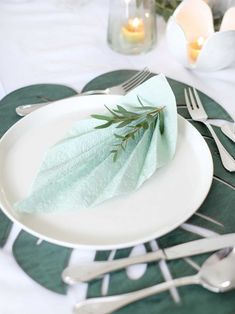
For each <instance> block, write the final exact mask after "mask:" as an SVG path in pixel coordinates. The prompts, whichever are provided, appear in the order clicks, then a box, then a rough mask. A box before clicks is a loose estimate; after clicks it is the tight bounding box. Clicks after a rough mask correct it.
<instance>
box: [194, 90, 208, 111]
mask: <svg viewBox="0 0 235 314" xmlns="http://www.w3.org/2000/svg"><path fill="white" fill-rule="evenodd" d="M193 93H194V96H195V99H196V102H197V106H198V108H199V109H200V110H201V111H202V112H203V113H204V114H206V112H205V109H204V107H203V104H202V102H201V99H200V97H199V95H198V92H197V90H196V88H195V87H194V88H193Z"/></svg>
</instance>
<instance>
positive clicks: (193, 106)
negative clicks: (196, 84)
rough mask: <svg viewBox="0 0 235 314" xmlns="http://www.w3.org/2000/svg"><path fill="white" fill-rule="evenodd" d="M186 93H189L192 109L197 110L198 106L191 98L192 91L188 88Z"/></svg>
mask: <svg viewBox="0 0 235 314" xmlns="http://www.w3.org/2000/svg"><path fill="white" fill-rule="evenodd" d="M188 92H189V99H190V103H191V107H192V109H197V108H198V106H197V103H196V101H195V99H194V97H193V92H192V89H191V88H190V87H189V88H188Z"/></svg>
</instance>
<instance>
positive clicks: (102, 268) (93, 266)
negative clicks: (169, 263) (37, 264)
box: [62, 233, 235, 285]
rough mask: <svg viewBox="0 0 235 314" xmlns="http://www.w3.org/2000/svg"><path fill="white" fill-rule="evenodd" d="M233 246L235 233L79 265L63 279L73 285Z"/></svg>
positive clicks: (69, 269) (72, 267) (70, 268)
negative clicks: (158, 262)
mask: <svg viewBox="0 0 235 314" xmlns="http://www.w3.org/2000/svg"><path fill="white" fill-rule="evenodd" d="M231 246H235V233H230V234H225V235H218V236H213V237H210V238H206V239H200V240H195V241H190V242H186V243H183V244H178V245H175V246H172V247H169V248H166V249H162V250H158V251H156V252H151V253H147V254H145V255H140V256H135V257H127V258H121V259H117V260H112V261H95V262H90V263H87V262H84V263H78V264H77V265H76V266H69V267H67V268H66V269H65V270H64V271H63V273H62V279H63V280H64V282H65V283H67V284H70V285H73V284H75V283H77V282H80V281H82V282H84V281H90V280H92V279H95V278H97V277H99V276H101V275H104V274H105V273H109V272H112V271H115V270H119V269H121V268H124V267H128V266H130V265H134V264H141V263H149V262H155V261H158V260H160V259H166V260H173V259H178V258H183V257H188V256H193V255H198V254H203V253H208V252H213V251H217V250H220V249H223V248H226V247H231Z"/></svg>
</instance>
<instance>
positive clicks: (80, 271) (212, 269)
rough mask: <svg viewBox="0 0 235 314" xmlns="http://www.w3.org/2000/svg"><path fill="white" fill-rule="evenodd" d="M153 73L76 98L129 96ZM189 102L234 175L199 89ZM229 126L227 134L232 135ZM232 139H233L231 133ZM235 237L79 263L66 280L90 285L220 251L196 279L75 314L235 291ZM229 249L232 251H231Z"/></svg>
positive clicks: (83, 307)
mask: <svg viewBox="0 0 235 314" xmlns="http://www.w3.org/2000/svg"><path fill="white" fill-rule="evenodd" d="M150 74H151V72H150V70H149V69H148V68H144V69H143V70H141V71H139V72H137V73H136V74H135V75H134V76H132V77H131V78H130V79H128V80H127V81H125V82H123V83H122V84H120V85H117V86H113V87H109V88H106V89H104V90H92V91H88V92H83V93H80V94H78V95H76V96H85V95H94V94H105V95H111V94H114V95H125V94H126V93H127V92H129V91H130V90H132V89H133V88H135V87H136V86H138V85H140V84H141V83H142V82H144V81H145V80H146V79H147V78H148V77H149V76H150ZM184 95H185V102H186V106H187V109H188V111H189V114H190V116H191V118H192V119H193V120H194V121H198V122H200V123H203V124H204V125H205V126H206V127H207V128H208V130H209V131H210V133H211V136H212V137H213V139H214V140H215V143H216V145H217V148H218V151H219V154H220V157H221V161H222V164H223V166H224V168H225V169H226V170H228V171H230V172H233V171H235V160H234V158H233V157H232V156H231V155H230V154H229V152H228V151H227V150H226V149H225V147H224V146H223V145H222V143H221V142H220V140H219V138H218V137H217V135H216V133H215V131H214V130H213V128H212V126H211V125H210V123H209V121H208V116H207V114H206V112H205V109H204V107H203V104H202V102H201V100H200V97H199V95H198V92H197V91H196V89H195V88H185V90H184ZM48 104H49V102H45V103H38V104H28V105H23V106H19V107H17V108H16V112H17V114H18V115H20V116H25V115H27V114H29V113H31V112H32V111H34V110H36V109H38V108H41V107H43V106H46V105H48ZM228 131H229V130H227V128H226V127H225V128H224V130H223V132H224V133H225V134H226V132H228ZM230 138H231V139H232V140H233V136H232V135H231V133H230ZM234 245H235V234H227V235H221V236H217V237H213V238H208V239H201V240H196V241H192V242H188V243H184V244H180V245H177V246H174V247H170V248H167V249H164V250H158V251H156V252H151V253H147V254H145V255H140V256H135V257H129V258H122V259H118V260H110V261H103V262H100V261H99V262H92V263H78V264H77V265H76V266H73V267H67V268H66V269H65V270H64V272H63V273H62V279H63V281H64V282H65V283H67V284H69V285H74V284H76V283H78V282H87V281H90V280H93V279H95V278H98V277H100V276H103V275H105V274H106V273H110V272H113V271H117V270H120V269H122V268H126V267H128V266H130V265H134V264H141V263H151V262H156V261H159V260H172V259H178V258H183V257H188V256H193V255H197V254H202V253H206V252H213V251H218V250H220V251H218V252H217V253H215V254H213V255H211V256H210V257H209V258H208V259H207V260H206V261H205V262H204V263H203V265H202V266H201V268H200V269H199V271H198V273H197V274H196V275H193V276H188V277H182V278H177V279H174V280H171V281H168V282H163V283H160V284H158V285H154V286H152V287H148V288H145V289H142V290H138V291H134V292H130V293H126V294H121V295H115V296H110V297H100V298H92V299H88V300H85V301H82V302H79V303H77V304H76V305H75V308H74V313H75V314H89V313H90V314H91V313H95V314H108V313H112V312H113V311H115V310H117V309H119V308H121V307H123V306H126V305H127V304H129V303H132V302H135V301H137V300H141V299H143V298H146V297H148V296H151V295H155V294H157V293H161V292H163V291H166V290H168V289H170V288H172V287H179V286H185V285H195V284H196V285H201V286H203V287H204V288H206V289H208V290H210V291H212V292H217V293H218V292H225V291H228V290H231V289H233V288H235V268H234V265H235V249H234ZM228 248H229V249H228Z"/></svg>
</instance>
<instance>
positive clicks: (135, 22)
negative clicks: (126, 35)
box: [132, 17, 141, 29]
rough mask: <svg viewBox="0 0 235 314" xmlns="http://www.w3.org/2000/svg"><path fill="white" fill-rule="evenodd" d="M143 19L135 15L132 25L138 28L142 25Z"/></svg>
mask: <svg viewBox="0 0 235 314" xmlns="http://www.w3.org/2000/svg"><path fill="white" fill-rule="evenodd" d="M140 24H141V21H140V19H139V18H138V17H134V18H133V20H132V26H133V27H134V28H136V29H138V27H139V26H140Z"/></svg>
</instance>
